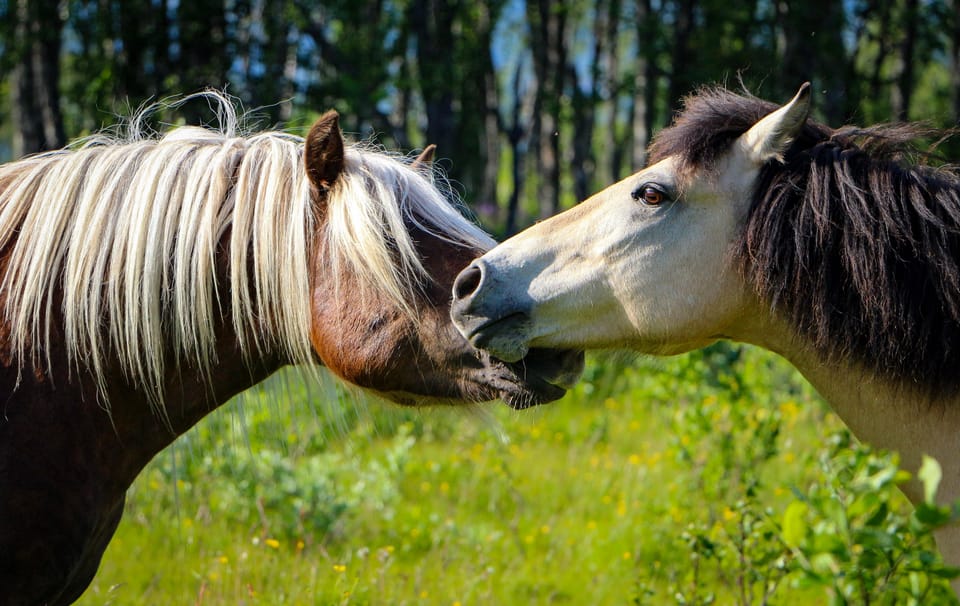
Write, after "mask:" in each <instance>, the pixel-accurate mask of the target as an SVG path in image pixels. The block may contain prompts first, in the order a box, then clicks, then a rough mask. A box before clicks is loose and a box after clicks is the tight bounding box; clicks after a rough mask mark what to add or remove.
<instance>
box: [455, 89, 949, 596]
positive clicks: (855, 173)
mask: <svg viewBox="0 0 960 606" xmlns="http://www.w3.org/2000/svg"><path fill="white" fill-rule="evenodd" d="M809 107H810V86H809V84H805V85H804V86H803V87H802V88H801V89H800V91H799V92H798V93H797V95H796V96H795V97H794V98H793V100H791V101H790V102H789V103H787V104H786V105H784V106H783V107H779V108H778V107H777V106H776V105H773V104H770V103H767V102H764V101H761V100H759V99H755V98H750V97H744V96H740V95H736V94H734V93H731V92H728V91H725V90H722V89H717V88H714V89H706V90H704V91H701V92H700V93H699V94H697V95H694V96H692V97H690V98H689V99H687V101H686V104H685V109H684V111H683V113H682V114H681V115H680V116H679V117H678V118H677V120H676V121H675V123H674V124H673V125H672V126H671V127H669V128H667V129H665V130H664V131H662V132H661V133H660V134H659V135H658V137H657V139H656V140H655V141H654V143H653V145H652V147H651V150H650V157H651V164H650V165H649V166H648V167H647V168H645V169H643V170H641V171H640V172H638V173H636V174H634V175H632V176H630V177H628V178H626V179H624V180H623V181H620V182H619V183H616V184H614V185H612V186H610V187H608V188H607V189H605V190H603V191H601V192H600V193H598V194H596V195H594V196H593V197H591V198H590V199H589V200H587V201H585V202H584V203H583V204H580V205H579V206H576V207H575V208H572V209H570V210H568V211H567V212H564V213H561V214H559V215H557V216H556V217H553V218H552V219H550V220H547V221H544V222H542V223H539V224H537V225H535V226H533V227H531V228H530V229H528V230H526V231H525V232H523V233H521V234H519V235H517V236H515V237H513V238H511V239H510V240H507V241H506V242H504V243H502V244H500V245H499V246H497V247H496V248H494V249H492V250H491V251H489V252H487V253H486V254H484V255H483V256H482V257H480V258H479V259H477V260H476V261H474V262H473V263H472V264H471V265H470V266H469V267H468V268H467V269H465V270H464V271H463V272H462V273H461V274H460V276H459V277H458V278H457V281H456V283H455V285H454V302H453V309H452V313H453V319H454V322H455V323H456V324H457V325H458V328H459V329H460V331H461V332H462V333H463V334H464V336H466V337H467V338H468V339H469V340H470V342H471V343H472V344H473V345H474V346H476V347H480V348H483V349H485V350H487V351H489V352H490V353H491V354H493V355H494V356H496V357H498V358H500V359H502V360H506V361H511V360H518V359H520V358H521V357H522V356H523V355H524V354H525V353H526V352H527V351H528V350H529V349H530V348H531V347H556V348H586V349H609V348H618V349H624V348H626V349H632V350H635V351H640V352H645V353H651V354H662V355H669V354H678V353H681V352H686V351H690V350H693V349H696V348H700V347H703V346H705V345H709V344H710V343H713V342H714V341H716V340H718V339H732V340H736V341H741V342H745V343H752V344H755V345H758V346H760V347H764V348H766V349H769V350H771V351H774V352H776V353H778V354H780V355H782V356H783V357H785V358H786V359H787V360H789V361H790V362H791V363H793V364H794V365H795V366H796V367H797V368H798V369H799V370H800V371H801V372H802V373H803V374H804V376H805V377H806V378H807V379H808V380H809V381H810V382H811V383H812V384H813V385H814V386H815V387H816V388H817V390H818V391H819V392H820V393H821V394H822V395H823V396H824V397H825V398H826V399H827V400H828V401H829V402H830V404H831V406H832V407H833V408H834V410H835V411H836V412H837V413H838V414H839V415H840V417H841V418H842V419H843V420H844V422H845V423H846V424H847V425H848V426H849V427H850V429H851V430H852V431H853V433H854V434H855V435H856V436H857V437H858V438H859V439H861V440H864V441H867V442H869V443H871V444H874V445H876V446H880V447H883V448H887V449H893V450H897V451H899V453H900V455H901V461H902V465H903V466H904V468H906V469H909V470H916V469H917V468H918V467H919V465H920V462H921V459H922V456H923V455H925V454H926V455H929V456H932V457H934V458H936V459H937V460H938V461H939V462H940V464H941V465H942V467H943V472H944V473H943V480H942V482H941V484H940V490H939V494H938V500H940V501H941V502H943V503H952V502H953V501H955V500H956V499H958V498H960V457H958V456H957V454H958V452H957V451H958V446H960V268H958V260H960V178H958V176H957V175H956V174H955V173H953V172H950V171H949V170H946V169H935V168H932V167H929V166H924V165H922V164H908V163H907V162H906V161H905V159H906V158H909V157H910V156H909V155H908V154H909V152H911V151H912V150H913V149H914V148H913V147H912V145H911V141H912V140H914V139H915V138H916V136H917V135H919V134H929V133H923V132H921V130H920V129H919V128H918V127H916V126H911V125H899V126H890V125H888V126H874V127H869V128H862V129H857V128H851V127H848V128H843V129H839V130H833V129H831V128H829V127H826V126H823V125H821V124H817V123H815V122H813V121H811V120H808V119H807V115H808V113H809ZM905 492H906V493H907V495H908V496H909V497H910V498H911V499H912V500H913V501H914V502H918V501H920V500H921V499H922V498H923V491H922V488H921V486H920V485H919V482H917V481H913V482H911V483H908V484H907V485H906V486H905ZM936 538H937V542H938V544H939V547H940V549H941V552H942V553H943V556H944V559H945V560H946V562H947V563H949V564H952V565H958V564H960V529H957V528H948V529H944V530H942V531H940V532H939V533H938V534H937V537H936ZM958 588H960V584H957V583H954V589H955V590H957V589H958Z"/></svg>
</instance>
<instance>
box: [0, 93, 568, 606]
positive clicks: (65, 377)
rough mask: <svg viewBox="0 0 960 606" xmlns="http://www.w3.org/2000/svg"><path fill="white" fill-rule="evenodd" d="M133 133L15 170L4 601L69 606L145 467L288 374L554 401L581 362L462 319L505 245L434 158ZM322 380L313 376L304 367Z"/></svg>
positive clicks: (10, 205) (438, 393) (2, 408)
mask: <svg viewBox="0 0 960 606" xmlns="http://www.w3.org/2000/svg"><path fill="white" fill-rule="evenodd" d="M207 100H208V101H209V102H211V103H213V104H215V105H217V106H218V107H219V108H220V109H221V113H222V114H224V115H226V116H227V118H226V119H225V124H224V126H223V128H222V130H220V131H216V132H214V131H212V130H208V129H200V128H192V127H181V128H177V129H173V130H171V131H170V132H168V133H167V134H166V135H164V136H162V137H149V136H143V135H142V134H141V133H139V132H137V128H136V127H135V126H134V127H133V128H132V130H133V132H132V134H131V135H130V136H129V137H127V138H125V139H123V140H118V139H116V138H109V137H95V138H92V139H88V140H86V141H85V142H82V143H80V144H79V145H77V146H75V147H74V148H72V149H68V150H62V151H57V152H52V153H48V154H42V155H38V156H34V157H31V158H27V159H24V160H21V161H18V162H14V163H11V164H7V165H5V166H3V167H0V309H2V316H0V317H2V321H0V363H2V364H0V385H2V386H3V387H2V391H3V394H4V397H3V400H2V402H0V604H4V605H19V604H23V605H30V606H35V605H37V604H67V603H70V602H72V601H73V600H75V599H76V598H77V597H78V596H79V595H80V594H81V593H82V592H83V590H84V589H85V588H86V587H87V586H88V584H89V583H90V581H91V579H92V578H93V576H94V574H95V572H96V570H97V567H98V565H99V562H100V558H101V556H102V554H103V551H104V549H105V548H106V546H107V544H108V542H109V541H110V539H111V537H112V536H113V533H114V531H115V529H116V526H117V524H118V522H119V520H120V517H121V515H122V512H123V504H124V495H125V491H126V489H127V488H128V487H129V486H130V484H131V482H132V481H133V479H134V478H135V477H136V476H137V474H138V473H139V472H140V470H141V469H142V468H143V466H144V465H145V464H146V463H147V462H148V461H149V460H150V459H151V458H152V457H153V456H154V455H155V454H156V453H158V452H159V451H160V450H162V449H163V448H165V447H166V446H167V445H169V444H170V443H171V442H172V441H173V440H174V439H175V438H176V437H177V436H178V435H179V434H181V433H183V432H184V431H186V430H187V429H189V428H190V427H191V426H193V425H194V424H195V423H196V422H197V421H199V420H200V419H201V418H202V417H203V416H204V415H206V414H207V413H209V412H210V411H211V410H213V409H214V408H216V407H217V406H219V405H220V404H221V403H223V402H225V401H227V400H228V399H229V398H230V397H231V396H233V395H234V394H236V393H238V392H240V391H243V390H244V389H246V388H248V387H250V386H252V385H253V384H255V383H257V382H259V381H260V380H262V379H264V378H265V377H267V376H268V375H270V374H271V373H273V372H274V371H275V370H277V369H278V368H279V367H281V366H283V365H287V364H299V365H303V366H304V367H306V368H310V367H312V366H315V365H316V364H317V363H322V364H323V365H325V366H327V367H328V368H329V369H330V370H331V371H332V372H333V373H335V374H337V375H339V376H340V377H342V378H344V379H346V380H347V381H349V382H351V383H353V384H355V385H358V386H360V387H363V388H366V389H369V390H372V391H374V392H376V393H378V394H380V395H383V396H384V397H386V398H387V399H390V400H393V401H396V402H400V403H403V404H418V403H441V404H442V403H450V404H455V403H463V402H467V403H477V402H484V401H489V400H494V399H497V398H502V399H503V400H504V401H506V402H507V403H508V404H509V405H511V406H513V407H516V408H523V407H526V406H531V405H535V404H539V403H542V402H547V401H550V400H554V399H557V398H559V397H560V396H561V395H562V394H563V393H564V390H565V388H566V387H567V386H568V385H569V384H570V383H572V382H573V381H574V380H575V379H576V377H577V375H578V373H579V370H580V368H581V367H582V355H581V354H578V353H575V352H573V353H567V352H560V351H551V350H542V351H537V352H534V353H533V354H531V355H530V356H528V357H527V358H525V359H524V360H519V361H517V362H516V363H506V362H501V361H498V360H495V359H493V358H491V357H490V356H489V355H488V354H486V353H483V352H479V351H477V350H475V349H474V348H473V347H471V346H470V345H469V343H468V342H467V341H466V340H465V339H464V338H463V337H462V336H461V335H460V334H459V333H458V332H457V330H456V329H455V327H454V326H453V325H452V324H451V321H450V318H449V314H448V310H447V306H448V303H449V292H450V288H451V285H452V283H453V279H454V277H455V275H456V273H457V272H458V271H459V270H460V269H461V268H462V267H464V266H465V265H466V264H467V263H468V262H469V261H470V260H471V259H472V258H474V257H475V256H477V255H478V254H480V253H482V252H483V251H485V250H486V249H488V248H489V247H491V246H492V245H493V241H492V240H491V239H490V238H489V237H488V236H486V235H485V234H484V233H483V232H482V231H480V230H479V229H478V228H477V227H475V226H474V225H473V224H471V223H470V222H469V221H467V220H465V219H464V218H463V217H462V216H461V215H460V214H459V212H458V211H457V210H456V208H454V207H453V206H452V205H451V203H450V200H449V199H448V196H446V195H445V194H444V192H443V191H441V189H439V188H438V185H437V182H436V181H435V180H434V178H433V175H432V173H431V171H430V169H429V168H427V167H424V166H423V163H422V162H421V163H419V164H418V163H416V162H410V161H409V160H407V159H404V158H399V157H396V156H391V155H388V154H385V153H381V152H377V151H374V150H371V149H364V148H363V147H359V146H354V145H346V144H345V142H344V140H343V137H342V135H341V132H340V129H339V126H338V116H337V114H336V113H328V114H326V115H324V116H323V117H321V118H320V119H319V120H318V121H317V122H316V123H315V124H314V125H313V127H312V128H311V130H310V131H309V134H308V135H307V137H306V139H305V140H303V139H300V138H298V137H293V136H290V135H287V134H284V133H280V132H264V133H259V134H254V135H249V136H241V135H238V134H236V132H235V124H236V120H235V118H233V117H232V111H233V110H232V106H231V105H230V103H229V101H228V100H226V99H223V98H221V97H220V96H218V95H208V96H207ZM308 372H309V371H308Z"/></svg>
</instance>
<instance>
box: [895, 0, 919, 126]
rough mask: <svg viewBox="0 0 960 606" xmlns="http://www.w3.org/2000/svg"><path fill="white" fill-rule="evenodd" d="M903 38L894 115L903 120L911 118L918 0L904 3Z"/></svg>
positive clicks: (907, 0)
mask: <svg viewBox="0 0 960 606" xmlns="http://www.w3.org/2000/svg"><path fill="white" fill-rule="evenodd" d="M903 10H904V15H903V18H904V23H903V40H901V41H900V57H899V62H900V72H899V74H898V75H897V83H896V86H895V87H894V89H893V91H892V94H893V103H892V105H893V115H894V117H895V118H896V119H897V120H899V121H901V122H906V121H907V120H909V119H910V102H911V100H912V98H913V86H914V73H915V70H914V60H913V57H914V53H915V51H916V47H917V19H918V17H919V8H918V0H906V2H905V3H904V8H903Z"/></svg>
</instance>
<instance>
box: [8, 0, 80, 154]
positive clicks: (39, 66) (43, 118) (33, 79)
mask: <svg viewBox="0 0 960 606" xmlns="http://www.w3.org/2000/svg"><path fill="white" fill-rule="evenodd" d="M62 29H63V19H62V18H61V14H60V8H59V6H58V2H57V1H56V0H17V4H16V25H15V32H14V52H16V53H18V54H19V58H20V61H19V62H18V63H17V65H16V67H15V68H14V70H13V73H12V74H11V86H10V100H11V106H12V107H11V118H12V121H13V123H14V125H15V131H14V137H13V153H14V156H15V157H19V156H23V155H26V154H31V153H36V152H40V151H44V150H49V149H56V148H59V147H63V145H65V144H66V136H65V134H64V128H63V116H62V115H61V112H60V88H59V86H60V34H61V31H62Z"/></svg>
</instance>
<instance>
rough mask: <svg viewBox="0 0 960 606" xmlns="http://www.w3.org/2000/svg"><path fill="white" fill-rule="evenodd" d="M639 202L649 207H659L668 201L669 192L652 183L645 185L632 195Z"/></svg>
mask: <svg viewBox="0 0 960 606" xmlns="http://www.w3.org/2000/svg"><path fill="white" fill-rule="evenodd" d="M630 197H632V198H633V199H634V200H636V201H637V202H643V203H644V204H646V205H648V206H658V205H660V204H662V203H663V202H665V201H666V200H667V192H665V191H663V189H661V188H660V187H659V186H657V185H653V184H652V183H644V184H643V185H641V186H640V187H638V188H637V189H635V190H633V193H631V194H630Z"/></svg>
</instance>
